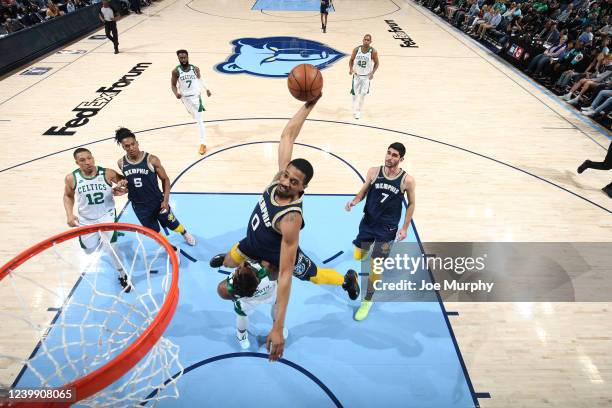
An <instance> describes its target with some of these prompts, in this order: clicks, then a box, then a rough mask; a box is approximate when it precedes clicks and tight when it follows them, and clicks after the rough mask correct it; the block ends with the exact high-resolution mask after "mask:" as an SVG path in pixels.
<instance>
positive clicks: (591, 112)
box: [580, 89, 612, 173]
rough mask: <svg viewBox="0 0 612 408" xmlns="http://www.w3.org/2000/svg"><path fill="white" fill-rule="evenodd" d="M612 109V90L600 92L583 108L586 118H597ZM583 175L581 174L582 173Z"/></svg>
mask: <svg viewBox="0 0 612 408" xmlns="http://www.w3.org/2000/svg"><path fill="white" fill-rule="evenodd" d="M610 108H612V90H610V89H603V90H601V91H599V93H598V94H597V97H596V98H595V99H593V102H591V104H590V105H589V106H587V107H586V108H582V114H583V115H585V116H596V115H599V114H601V113H605V112H608V111H609V110H610ZM580 173H581V172H580Z"/></svg>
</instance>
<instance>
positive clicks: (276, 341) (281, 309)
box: [266, 211, 302, 361]
mask: <svg viewBox="0 0 612 408" xmlns="http://www.w3.org/2000/svg"><path fill="white" fill-rule="evenodd" d="M301 226H302V215H301V214H300V213H298V212H295V211H294V212H290V213H288V214H287V215H285V216H284V217H283V218H281V220H280V221H279V223H278V229H279V230H280V231H281V233H282V234H283V240H282V242H281V252H280V265H279V275H278V283H277V285H278V286H277V294H276V307H277V312H276V321H275V322H274V325H273V326H272V330H271V331H270V334H268V337H267V338H266V348H267V350H268V352H269V353H270V361H276V360H278V359H280V358H282V357H283V350H284V348H285V339H284V337H283V327H284V325H285V315H286V313H287V305H288V304H289V295H290V293H291V279H292V277H293V268H294V267H295V257H296V254H297V249H298V243H299V240H300V228H301Z"/></svg>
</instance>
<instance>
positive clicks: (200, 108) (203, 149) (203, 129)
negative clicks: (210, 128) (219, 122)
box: [193, 96, 206, 154]
mask: <svg viewBox="0 0 612 408" xmlns="http://www.w3.org/2000/svg"><path fill="white" fill-rule="evenodd" d="M197 98H198V101H197V102H198V110H197V111H196V112H195V113H194V115H193V117H194V118H195V120H196V122H198V130H199V132H200V150H199V151H198V153H200V154H204V153H206V125H205V124H204V111H205V110H206V109H204V104H203V103H202V97H201V96H198V97H197Z"/></svg>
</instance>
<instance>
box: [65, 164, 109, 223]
mask: <svg viewBox="0 0 612 408" xmlns="http://www.w3.org/2000/svg"><path fill="white" fill-rule="evenodd" d="M105 172H106V170H105V169H104V168H103V167H99V166H98V168H97V171H96V174H95V175H94V176H92V177H85V176H84V175H83V173H81V170H79V169H76V170H75V171H73V172H72V174H73V176H74V186H75V187H74V192H75V194H76V201H77V203H78V206H79V220H83V221H84V222H81V223H82V224H89V223H91V221H94V220H99V219H101V218H104V217H105V216H107V215H108V214H109V213H112V214H114V213H115V199H114V198H113V190H112V187H111V185H110V184H108V183H107V181H106V179H105V177H104V173H105ZM87 221H89V222H87Z"/></svg>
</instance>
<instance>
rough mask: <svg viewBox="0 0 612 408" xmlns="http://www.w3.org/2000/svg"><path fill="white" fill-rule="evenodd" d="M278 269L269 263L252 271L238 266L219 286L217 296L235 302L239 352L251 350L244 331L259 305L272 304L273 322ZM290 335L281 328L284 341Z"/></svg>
mask: <svg viewBox="0 0 612 408" xmlns="http://www.w3.org/2000/svg"><path fill="white" fill-rule="evenodd" d="M277 278H278V269H277V268H276V267H274V266H272V265H270V264H269V263H268V262H265V261H262V266H261V268H259V269H255V267H254V266H253V265H251V264H250V263H248V262H243V263H241V264H240V265H239V266H238V267H237V268H236V270H235V271H234V272H232V274H231V275H229V276H228V277H227V278H226V279H224V280H222V281H221V282H219V285H218V286H217V293H218V294H219V296H220V297H221V298H222V299H227V300H231V301H232V302H234V311H235V312H236V314H237V316H236V337H237V338H238V342H239V343H240V347H242V349H248V348H249V347H250V346H251V343H250V342H249V335H248V333H247V328H248V326H249V318H248V315H249V314H251V313H252V312H253V310H255V308H256V307H257V306H258V305H261V304H264V303H268V304H272V308H271V310H270V316H271V317H272V321H275V320H276V280H277ZM288 335H289V331H288V330H287V329H286V328H283V337H284V338H285V339H287V336H288Z"/></svg>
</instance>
